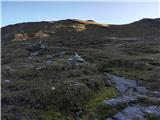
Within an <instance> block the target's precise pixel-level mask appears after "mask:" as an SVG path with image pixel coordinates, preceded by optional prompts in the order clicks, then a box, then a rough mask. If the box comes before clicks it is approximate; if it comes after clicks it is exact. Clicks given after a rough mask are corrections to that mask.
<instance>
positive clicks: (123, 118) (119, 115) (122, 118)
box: [113, 112, 132, 120]
mask: <svg viewBox="0 0 160 120" xmlns="http://www.w3.org/2000/svg"><path fill="white" fill-rule="evenodd" d="M113 118H116V120H132V119H130V118H129V117H128V116H126V115H124V114H123V113H121V112H119V113H117V114H116V115H115V116H114V117H113Z"/></svg>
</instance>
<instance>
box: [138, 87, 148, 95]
mask: <svg viewBox="0 0 160 120" xmlns="http://www.w3.org/2000/svg"><path fill="white" fill-rule="evenodd" d="M137 92H138V93H139V94H147V93H148V92H149V91H148V89H147V88H145V87H137Z"/></svg>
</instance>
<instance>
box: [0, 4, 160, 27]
mask: <svg viewBox="0 0 160 120" xmlns="http://www.w3.org/2000/svg"><path fill="white" fill-rule="evenodd" d="M157 17H160V14H159V4H158V2H53V1H50V2H49V1H48V2H31V1H30V2H18V1H17V2H11V1H10V2H9V1H8V2H7V1H6V2H2V26H5V25H9V24H15V23H21V22H31V21H54V20H61V19H68V18H73V19H81V20H88V19H92V20H95V21H97V22H102V23H108V24H125V23H130V22H133V21H136V20H139V19H142V18H157Z"/></svg>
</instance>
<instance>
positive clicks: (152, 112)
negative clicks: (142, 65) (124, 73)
mask: <svg viewBox="0 0 160 120" xmlns="http://www.w3.org/2000/svg"><path fill="white" fill-rule="evenodd" d="M106 75H107V77H108V78H109V80H110V82H111V83H112V84H113V85H115V87H116V89H117V91H118V92H119V96H117V97H116V98H112V99H110V100H104V103H105V104H106V105H109V106H112V107H117V106H121V107H122V106H123V107H122V109H121V110H120V111H119V112H118V113H116V114H115V115H113V116H112V117H110V118H106V120H148V119H149V120H152V119H153V120H158V119H160V92H158V91H150V90H148V89H147V88H145V87H143V86H139V85H138V84H137V82H136V81H135V80H130V79H125V78H123V77H119V76H116V75H112V74H108V73H106ZM144 101H147V103H145V102H144Z"/></svg>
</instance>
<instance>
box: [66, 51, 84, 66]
mask: <svg viewBox="0 0 160 120" xmlns="http://www.w3.org/2000/svg"><path fill="white" fill-rule="evenodd" d="M68 61H69V63H72V64H77V65H78V64H79V63H82V62H84V60H83V59H82V58H81V56H79V55H78V54H77V53H76V54H75V55H74V56H73V57H71V58H69V59H68Z"/></svg>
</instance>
